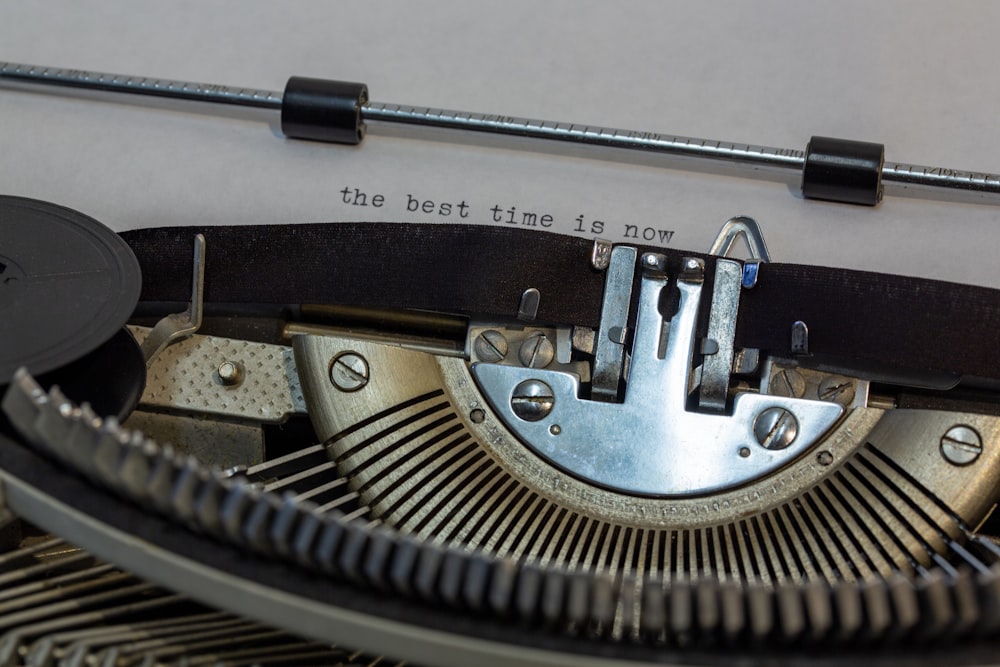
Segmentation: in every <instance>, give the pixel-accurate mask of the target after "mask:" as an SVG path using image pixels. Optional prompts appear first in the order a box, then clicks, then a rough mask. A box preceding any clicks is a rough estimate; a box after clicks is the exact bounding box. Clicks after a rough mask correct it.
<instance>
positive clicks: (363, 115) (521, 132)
mask: <svg viewBox="0 0 1000 667" xmlns="http://www.w3.org/2000/svg"><path fill="white" fill-rule="evenodd" d="M0 81H12V82H17V83H22V84H39V85H49V86H62V87H70V88H82V89H90V90H99V91H105V92H111V93H127V94H138V95H150V96H155V97H167V98H174V99H183V100H191V101H195V102H209V103H214V104H229V105H239V106H247V107H259V108H264V109H271V110H274V111H280V110H281V107H282V99H283V94H282V93H280V92H278V91H270V90H257V89H250V88H236V87H230V86H222V85H218V84H209V83H195V82H191V81H176V80H170V79H156V78H147V77H138V76H130V75H124V74H110V73H102V72H88V71H85V70H77V69H61V68H56V67H43V66H39V65H27V64H23V63H11V62H0ZM360 121H361V122H362V123H366V124H367V123H379V122H382V123H399V124H404V125H419V126H429V127H439V128H445V129H451V130H461V131H468V132H479V133H489V134H501V135H513V136H518V137H528V138H532V139H544V140H549V141H558V142H569V143H576V144H586V145H590V146H598V147H603V148H612V149H627V150H638V151H643V152H647V153H659V154H665V155H674V156H681V157H686V158H696V159H702V160H710V161H722V162H727V163H730V164H734V165H739V166H744V167H747V168H748V169H750V170H752V171H751V173H753V172H759V171H761V170H769V171H776V172H779V173H780V172H801V171H802V170H803V168H804V167H805V162H806V155H805V152H804V151H801V150H795V149H788V148H776V147H772V146H760V145H753V144H746V143H734V142H729V141H717V140H712V139H697V138H693V137H683V136H675V135H670V134H663V133H658V132H646V131H637V130H626V129H615V128H610V127H601V126H597V125H586V124H577V123H565V122H556V121H547V120H536V119H531V118H518V117H515V116H506V115H500V114H484V113H475V112H467V111H454V110H449V109H438V108H432V107H413V106H406V105H400V104H388V103H382V102H368V103H367V104H364V105H362V106H361V107H360ZM881 180H882V182H883V183H884V184H885V185H888V186H889V187H890V188H891V187H892V186H896V187H897V188H898V189H902V190H905V189H908V188H919V189H927V190H934V189H940V188H944V189H947V190H951V191H962V192H967V193H972V194H977V195H982V196H991V197H992V196H997V195H1000V174H990V173H985V172H974V171H964V170H957V169H947V168H942V167H928V166H921V165H913V164H905V163H900V162H885V163H884V164H883V166H882V168H881Z"/></svg>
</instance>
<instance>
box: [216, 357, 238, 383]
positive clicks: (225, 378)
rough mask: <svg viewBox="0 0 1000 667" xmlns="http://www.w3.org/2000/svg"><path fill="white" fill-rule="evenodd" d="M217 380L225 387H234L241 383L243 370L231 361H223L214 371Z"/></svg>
mask: <svg viewBox="0 0 1000 667" xmlns="http://www.w3.org/2000/svg"><path fill="white" fill-rule="evenodd" d="M216 373H218V375H219V380H220V381H221V382H222V384H224V385H225V386H227V387H236V386H238V385H239V384H241V383H242V382H243V368H242V367H241V366H240V365H239V364H237V363H235V362H232V361H223V362H222V363H221V364H219V368H218V370H217V371H216Z"/></svg>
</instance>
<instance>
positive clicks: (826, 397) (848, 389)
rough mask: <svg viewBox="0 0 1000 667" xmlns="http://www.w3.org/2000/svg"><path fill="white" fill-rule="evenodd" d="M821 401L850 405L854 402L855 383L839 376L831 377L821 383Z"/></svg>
mask: <svg viewBox="0 0 1000 667" xmlns="http://www.w3.org/2000/svg"><path fill="white" fill-rule="evenodd" d="M819 399H820V400H821V401H828V402H830V403H840V404H841V405H848V404H849V403H850V402H851V401H853V400H854V383H853V382H852V381H851V380H848V379H847V378H845V377H841V376H839V375H830V376H827V377H825V378H823V379H822V380H821V381H820V383H819Z"/></svg>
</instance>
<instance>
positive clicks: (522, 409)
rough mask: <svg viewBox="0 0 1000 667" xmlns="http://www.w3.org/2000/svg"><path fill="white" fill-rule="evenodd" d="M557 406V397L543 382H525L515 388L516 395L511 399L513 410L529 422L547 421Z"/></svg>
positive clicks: (512, 395)
mask: <svg viewBox="0 0 1000 667" xmlns="http://www.w3.org/2000/svg"><path fill="white" fill-rule="evenodd" d="M555 404H556V397H555V395H554V394H553V393H552V388H551V387H550V386H549V385H547V384H545V383H544V382H542V381H541V380H525V381H524V382H522V383H520V384H519V385H517V386H516V387H514V393H513V394H511V397H510V408H511V410H513V411H514V414H515V415H517V416H518V417H519V418H521V419H523V420H524V421H527V422H536V421H539V420H540V419H545V418H546V417H548V416H549V413H550V412H552V408H553V407H555Z"/></svg>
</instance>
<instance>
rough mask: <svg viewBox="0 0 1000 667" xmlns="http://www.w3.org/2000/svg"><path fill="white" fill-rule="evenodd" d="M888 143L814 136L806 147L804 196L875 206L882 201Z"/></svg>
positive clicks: (803, 172)
mask: <svg viewBox="0 0 1000 667" xmlns="http://www.w3.org/2000/svg"><path fill="white" fill-rule="evenodd" d="M884 161H885V146H883V145H882V144H872V143H868V142H865V141H850V140H848V139H831V138H830V137H813V138H812V139H810V140H809V145H808V146H806V159H805V165H804V166H803V168H802V196H804V197H805V198H806V199H825V200H827V201H836V202H842V203H845V204H863V205H865V206H874V205H875V204H878V203H879V202H880V201H882V163H883V162H884Z"/></svg>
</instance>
